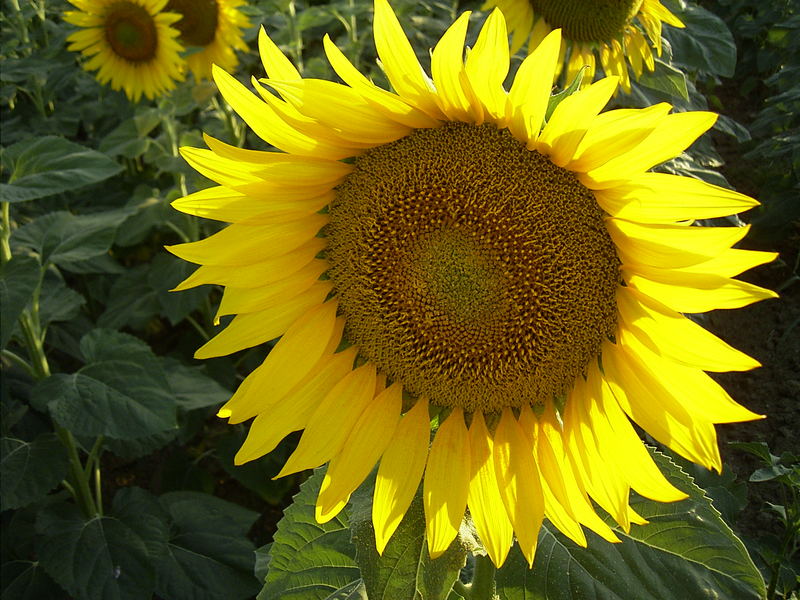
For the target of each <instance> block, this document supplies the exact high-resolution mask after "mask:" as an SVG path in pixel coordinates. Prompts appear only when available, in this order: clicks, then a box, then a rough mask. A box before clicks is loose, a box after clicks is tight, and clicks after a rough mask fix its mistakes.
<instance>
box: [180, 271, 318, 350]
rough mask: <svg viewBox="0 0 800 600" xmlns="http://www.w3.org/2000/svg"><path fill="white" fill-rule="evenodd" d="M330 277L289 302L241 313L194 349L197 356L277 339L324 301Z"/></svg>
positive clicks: (247, 346) (243, 347)
mask: <svg viewBox="0 0 800 600" xmlns="http://www.w3.org/2000/svg"><path fill="white" fill-rule="evenodd" d="M332 287H333V286H332V285H331V283H330V282H328V281H318V282H316V283H314V284H313V285H312V286H311V287H310V288H309V289H308V290H306V291H305V292H303V293H301V294H299V295H298V296H295V297H294V298H292V299H291V300H289V301H287V302H286V303H285V304H282V305H277V306H273V307H271V308H269V309H267V310H264V311H260V312H252V313H247V314H243V315H237V316H236V317H234V319H233V320H232V321H231V322H230V323H229V324H228V326H227V327H226V328H225V329H223V330H222V331H221V332H219V333H218V334H217V335H216V336H214V337H213V338H211V339H210V340H209V341H208V342H206V343H205V344H204V345H203V346H201V347H200V348H198V350H197V352H195V353H194V357H195V358H201V359H202V358H213V357H215V356H225V355H227V354H232V353H234V352H238V351H239V350H243V349H245V348H252V347H253V346H257V345H258V344H263V343H264V342H268V341H269V340H274V339H275V338H277V337H278V336H280V335H283V333H284V332H285V331H286V330H287V329H288V328H289V326H290V325H291V324H292V323H294V322H295V321H296V320H297V319H299V318H300V316H301V315H302V314H303V313H305V312H306V311H308V310H309V309H310V308H311V307H313V306H316V305H318V304H321V303H322V301H323V300H324V299H325V297H326V296H327V295H328V294H329V293H330V291H331V289H332Z"/></svg>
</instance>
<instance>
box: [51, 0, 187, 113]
mask: <svg viewBox="0 0 800 600" xmlns="http://www.w3.org/2000/svg"><path fill="white" fill-rule="evenodd" d="M69 1H70V2H71V3H72V4H73V5H74V6H75V7H76V8H78V9H79V10H77V11H67V12H66V13H65V14H64V20H65V21H67V22H68V23H72V24H73V25H77V26H78V27H80V28H81V29H80V30H79V31H76V32H75V33H73V34H72V35H70V36H69V37H68V38H67V41H68V42H69V43H70V45H69V49H70V50H75V51H78V52H81V53H82V54H83V55H84V56H86V57H87V58H88V60H87V61H86V62H85V63H84V65H83V66H84V68H85V69H87V70H89V71H94V70H97V75H96V77H97V79H98V81H100V83H103V84H106V83H109V84H110V85H111V88H112V89H114V90H119V89H122V90H124V91H125V93H126V94H127V96H128V98H130V99H132V100H134V101H136V100H139V98H141V97H142V94H144V95H145V96H146V97H147V98H151V99H152V98H155V97H156V96H160V95H161V94H164V93H166V92H168V91H169V90H171V89H173V88H174V87H175V82H176V81H179V80H181V79H183V75H182V74H181V71H182V61H181V58H180V54H179V53H180V52H181V51H182V50H183V48H182V47H181V45H180V43H179V42H178V40H177V37H178V33H179V32H178V30H177V29H174V28H173V27H171V25H173V24H174V23H175V22H176V21H177V20H178V19H179V18H180V16H179V15H177V14H174V13H168V12H161V11H162V10H163V9H164V6H165V4H166V0H69Z"/></svg>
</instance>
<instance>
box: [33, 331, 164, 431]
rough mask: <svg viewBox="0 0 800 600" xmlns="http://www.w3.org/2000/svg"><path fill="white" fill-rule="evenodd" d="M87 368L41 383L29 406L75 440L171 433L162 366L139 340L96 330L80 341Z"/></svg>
mask: <svg viewBox="0 0 800 600" xmlns="http://www.w3.org/2000/svg"><path fill="white" fill-rule="evenodd" d="M80 348H81V352H82V353H83V355H84V357H85V359H86V361H87V363H89V364H88V365H87V366H85V367H83V368H82V369H80V370H79V371H78V372H77V373H73V374H71V375H65V374H58V375H53V376H51V377H48V378H47V379H43V380H42V381H40V382H39V383H38V384H37V385H36V387H35V388H34V390H33V397H32V401H33V403H34V405H35V406H36V407H37V408H39V409H40V410H45V409H46V410H48V411H49V412H50V414H51V415H52V416H53V418H54V419H55V420H56V421H57V422H58V423H59V425H61V426H62V427H65V428H67V429H69V430H70V431H72V432H73V433H75V434H76V435H85V436H98V435H104V436H107V437H111V438H117V439H121V440H126V439H133V438H142V437H145V436H150V435H154V434H158V433H162V432H165V431H168V430H170V429H175V428H176V427H177V421H176V406H175V398H174V397H173V394H172V390H171V389H170V387H169V383H168V382H167V379H166V377H165V375H164V372H163V370H162V368H161V363H160V362H159V361H158V359H157V358H156V357H155V356H154V355H153V353H152V352H151V351H150V348H149V347H148V346H147V345H146V344H145V343H144V342H142V341H141V340H138V339H137V338H135V337H133V336H130V335H127V334H123V333H119V332H115V331H110V330H103V329H97V330H94V331H92V332H90V333H88V334H87V335H85V336H84V337H83V338H82V339H81V344H80Z"/></svg>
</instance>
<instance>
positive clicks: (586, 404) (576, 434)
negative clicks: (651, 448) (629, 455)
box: [564, 367, 630, 531]
mask: <svg viewBox="0 0 800 600" xmlns="http://www.w3.org/2000/svg"><path fill="white" fill-rule="evenodd" d="M591 368H592V367H589V369H590V370H591ZM595 369H596V367H595ZM592 393H594V390H593V389H592V388H591V387H590V386H588V385H587V383H586V382H585V381H584V380H583V378H582V377H578V378H577V379H576V381H575V385H574V388H573V390H572V393H571V394H570V396H569V398H568V399H567V403H566V407H565V412H564V430H565V431H564V432H565V437H564V442H565V448H566V450H567V455H568V457H569V460H570V463H571V466H572V467H573V470H574V473H575V475H576V477H577V478H578V479H580V481H581V483H582V485H583V486H584V487H585V488H586V490H587V491H588V492H589V494H591V496H592V498H594V500H595V501H596V502H597V503H598V504H599V505H600V506H601V508H603V510H605V511H606V512H607V513H608V514H609V515H611V516H612V517H613V518H614V520H615V521H616V522H617V523H619V525H620V526H621V527H622V528H623V529H624V530H625V531H628V530H629V529H630V520H629V517H628V510H627V508H628V497H629V495H630V486H629V485H628V482H627V480H626V479H625V477H623V475H622V473H621V467H620V466H619V465H618V463H616V462H615V461H614V460H613V459H611V458H610V457H612V456H613V455H611V454H610V450H609V446H608V445H607V444H604V443H603V442H604V438H608V436H607V435H606V436H603V433H602V430H601V426H602V423H598V422H597V418H596V412H594V413H593V412H592V411H590V405H591V402H592V396H591V394H592Z"/></svg>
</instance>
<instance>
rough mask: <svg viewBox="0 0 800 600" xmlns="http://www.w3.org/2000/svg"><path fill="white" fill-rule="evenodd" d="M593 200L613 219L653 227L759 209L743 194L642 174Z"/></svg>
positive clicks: (665, 175) (687, 180) (600, 192)
mask: <svg viewBox="0 0 800 600" xmlns="http://www.w3.org/2000/svg"><path fill="white" fill-rule="evenodd" d="M595 198H597V202H598V203H599V204H600V206H601V207H602V208H603V210H605V211H606V212H607V213H609V214H610V215H612V216H615V217H621V218H623V219H630V220H633V221H646V222H655V223H669V222H675V221H685V220H689V219H711V218H713V217H723V216H726V215H732V214H735V213H740V212H743V211H746V210H750V209H751V208H753V207H754V206H758V202H757V201H756V200H754V199H753V198H750V197H749V196H745V195H744V194H739V193H738V192H734V191H733V190H728V189H725V188H721V187H719V186H716V185H711V184H710V183H706V182H704V181H700V180H699V179H693V178H691V177H683V176H680V175H671V174H669V173H642V174H640V175H637V176H635V177H633V178H632V179H630V180H629V181H626V182H624V183H622V184H621V185H618V186H616V187H611V188H608V189H603V190H597V191H595Z"/></svg>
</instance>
